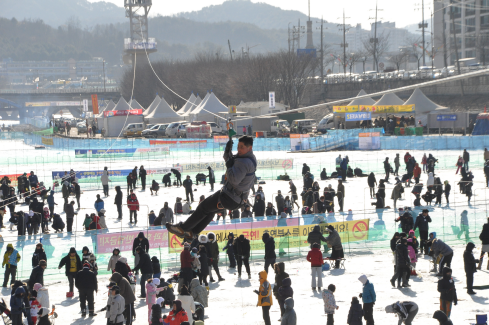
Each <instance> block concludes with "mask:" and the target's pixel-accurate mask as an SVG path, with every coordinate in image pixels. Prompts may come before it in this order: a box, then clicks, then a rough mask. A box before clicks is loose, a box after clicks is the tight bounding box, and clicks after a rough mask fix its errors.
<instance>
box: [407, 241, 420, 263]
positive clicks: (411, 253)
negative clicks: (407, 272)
mask: <svg viewBox="0 0 489 325" xmlns="http://www.w3.org/2000/svg"><path fill="white" fill-rule="evenodd" d="M412 242H413V240H412V239H411V238H409V239H408V243H412ZM408 253H409V258H410V259H411V263H416V262H417V261H418V259H417V258H416V251H415V250H414V247H413V246H409V245H408Z"/></svg>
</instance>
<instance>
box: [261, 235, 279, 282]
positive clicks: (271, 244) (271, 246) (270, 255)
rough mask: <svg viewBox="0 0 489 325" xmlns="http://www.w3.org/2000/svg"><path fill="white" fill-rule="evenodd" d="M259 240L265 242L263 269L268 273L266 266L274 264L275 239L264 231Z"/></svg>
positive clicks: (275, 257)
mask: <svg viewBox="0 0 489 325" xmlns="http://www.w3.org/2000/svg"><path fill="white" fill-rule="evenodd" d="M261 240H262V241H263V243H264V244H265V271H266V272H267V274H268V267H269V266H272V268H273V267H274V265H275V261H276V259H277V255H276V254H275V239H274V238H273V237H272V236H270V234H269V233H268V232H266V233H264V234H263V235H262V237H261Z"/></svg>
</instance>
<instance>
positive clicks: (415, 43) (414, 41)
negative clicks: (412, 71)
mask: <svg viewBox="0 0 489 325" xmlns="http://www.w3.org/2000/svg"><path fill="white" fill-rule="evenodd" d="M419 42H420V38H419V37H417V36H411V37H408V38H407V39H406V45H407V46H408V47H409V53H410V56H411V57H413V58H414V59H416V62H417V64H418V70H419V63H420V61H421V59H422V58H423V51H424V49H422V48H421V47H420V46H419Z"/></svg>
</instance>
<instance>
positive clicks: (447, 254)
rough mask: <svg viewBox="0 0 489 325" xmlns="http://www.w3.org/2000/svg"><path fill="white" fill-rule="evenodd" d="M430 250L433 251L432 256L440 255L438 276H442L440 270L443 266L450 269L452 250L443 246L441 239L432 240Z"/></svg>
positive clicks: (445, 245)
mask: <svg viewBox="0 0 489 325" xmlns="http://www.w3.org/2000/svg"><path fill="white" fill-rule="evenodd" d="M431 249H432V250H433V256H434V257H437V256H439V255H440V254H441V255H442V257H441V260H440V272H439V273H438V276H443V274H442V270H443V267H444V266H445V264H446V265H447V266H448V267H450V265H451V262H452V258H453V250H452V248H451V247H450V246H448V245H447V244H445V243H444V242H443V241H442V240H441V239H438V238H434V239H433V241H432V243H431Z"/></svg>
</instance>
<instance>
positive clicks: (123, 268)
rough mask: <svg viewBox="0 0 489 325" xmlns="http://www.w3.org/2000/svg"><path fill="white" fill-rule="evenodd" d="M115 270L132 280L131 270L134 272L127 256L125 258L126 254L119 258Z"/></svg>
mask: <svg viewBox="0 0 489 325" xmlns="http://www.w3.org/2000/svg"><path fill="white" fill-rule="evenodd" d="M115 272H117V273H119V274H120V275H122V276H123V277H124V279H126V280H127V281H129V282H130V281H131V279H130V278H129V272H132V270H131V268H130V267H129V265H127V258H125V257H124V256H122V257H121V258H119V260H118V261H117V263H115V269H114V273H115Z"/></svg>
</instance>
